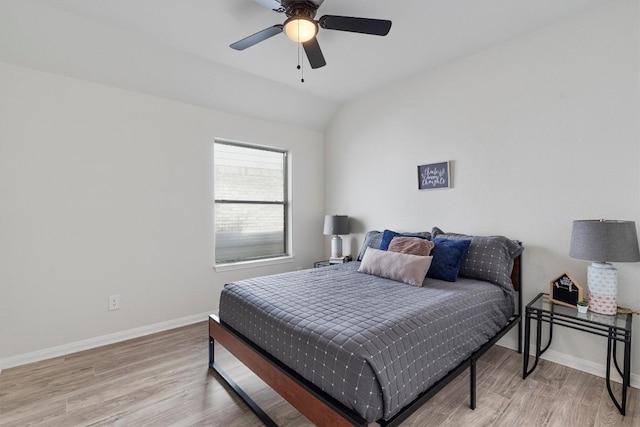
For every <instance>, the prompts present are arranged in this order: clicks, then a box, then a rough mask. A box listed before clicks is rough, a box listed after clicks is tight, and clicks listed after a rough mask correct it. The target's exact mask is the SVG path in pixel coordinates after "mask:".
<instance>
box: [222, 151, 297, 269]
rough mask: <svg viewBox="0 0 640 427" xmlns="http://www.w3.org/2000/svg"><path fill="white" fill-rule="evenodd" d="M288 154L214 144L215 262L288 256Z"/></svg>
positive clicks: (227, 262)
mask: <svg viewBox="0 0 640 427" xmlns="http://www.w3.org/2000/svg"><path fill="white" fill-rule="evenodd" d="M287 194H288V191H287V153H286V152H285V151H281V150H276V149H271V148H263V147H255V146H250V145H245V144H239V143H232V142H227V141H218V140H216V141H215V142H214V197H215V202H214V203H215V206H214V222H215V228H214V232H215V261H216V264H229V263H235V262H241V261H250V260H259V259H268V258H276V257H282V256H285V255H287V252H288V250H287V240H288V239H287V232H288V227H287V213H288V200H287Z"/></svg>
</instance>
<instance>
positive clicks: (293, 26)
mask: <svg viewBox="0 0 640 427" xmlns="http://www.w3.org/2000/svg"><path fill="white" fill-rule="evenodd" d="M284 33H285V35H286V36H287V37H289V38H290V39H291V40H293V41H294V42H299V43H306V42H308V41H309V40H311V39H312V38H314V37H315V36H316V34H318V24H316V23H315V21H314V20H313V19H309V18H304V17H301V16H292V17H291V18H289V19H287V20H286V21H285V23H284Z"/></svg>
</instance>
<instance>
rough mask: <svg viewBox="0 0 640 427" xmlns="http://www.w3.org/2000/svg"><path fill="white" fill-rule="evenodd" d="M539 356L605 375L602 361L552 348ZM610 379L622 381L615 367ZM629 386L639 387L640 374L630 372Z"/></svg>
mask: <svg viewBox="0 0 640 427" xmlns="http://www.w3.org/2000/svg"><path fill="white" fill-rule="evenodd" d="M498 344H499V345H501V346H503V347H506V348H510V349H511V350H516V349H517V348H516V347H515V346H514V345H513V343H502V342H500V343H498ZM531 356H535V353H531ZM602 357H603V358H604V359H606V355H605V354H604V353H603V355H602ZM540 358H541V359H544V360H548V361H549V362H553V363H557V364H559V365H563V366H566V367H568V368H572V369H577V370H578V371H582V372H586V373H588V374H592V375H595V376H597V377H600V378H605V376H606V365H605V364H604V363H596V362H591V361H588V360H584V359H580V358H577V357H574V356H570V355H568V354H564V353H560V352H558V351H554V350H547V351H545V352H544V354H543V355H542V356H540ZM618 361H619V362H620V363H622V360H621V359H618ZM529 368H531V365H529ZM611 380H612V381H616V382H619V383H621V382H622V378H621V377H620V375H618V371H617V370H616V368H615V367H612V368H611ZM631 387H634V388H638V389H640V375H638V374H633V373H632V374H631Z"/></svg>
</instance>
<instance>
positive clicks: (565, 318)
mask: <svg viewBox="0 0 640 427" xmlns="http://www.w3.org/2000/svg"><path fill="white" fill-rule="evenodd" d="M525 312H526V313H525V323H524V352H523V363H522V378H523V379H525V378H527V376H529V374H531V373H532V372H533V371H534V370H535V369H536V367H537V366H538V361H539V360H540V356H541V355H542V353H544V352H545V351H547V349H548V348H549V346H550V345H551V340H552V339H553V326H554V325H556V326H564V327H567V328H571V329H576V330H578V331H583V332H588V333H590V334H593V335H598V336H601V337H605V338H607V366H606V368H607V369H606V377H605V378H606V385H607V391H608V392H609V396H610V397H611V400H612V401H613V403H614V404H615V405H616V407H617V408H618V411H620V413H621V414H622V415H625V411H626V406H627V388H628V387H629V386H630V384H629V383H630V380H631V321H632V315H631V314H616V315H604V314H597V313H592V312H588V313H584V314H582V313H578V310H577V309H576V308H570V307H565V306H562V305H558V304H553V303H551V302H550V301H549V294H543V293H541V294H538V296H537V297H535V298H534V299H533V300H532V301H531V302H530V303H529V304H527V307H526V309H525ZM532 319H533V320H535V321H536V323H537V325H536V342H535V361H534V363H533V366H532V367H531V369H528V368H529V348H530V335H531V320H532ZM542 323H548V324H549V340H548V342H547V344H546V345H545V346H544V348H541V344H542V343H541V341H542ZM618 342H620V343H621V344H624V360H623V363H622V369H621V368H620V365H619V364H618V357H617V352H616V345H617V343H618ZM611 359H613V364H614V366H615V367H616V370H617V371H618V373H619V374H620V376H621V377H622V396H621V399H620V401H618V400H617V399H616V397H615V396H614V395H613V391H612V390H611Z"/></svg>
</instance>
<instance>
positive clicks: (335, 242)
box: [331, 236, 342, 258]
mask: <svg viewBox="0 0 640 427" xmlns="http://www.w3.org/2000/svg"><path fill="white" fill-rule="evenodd" d="M341 257H342V238H341V237H340V236H333V238H332V239H331V258H341Z"/></svg>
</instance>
